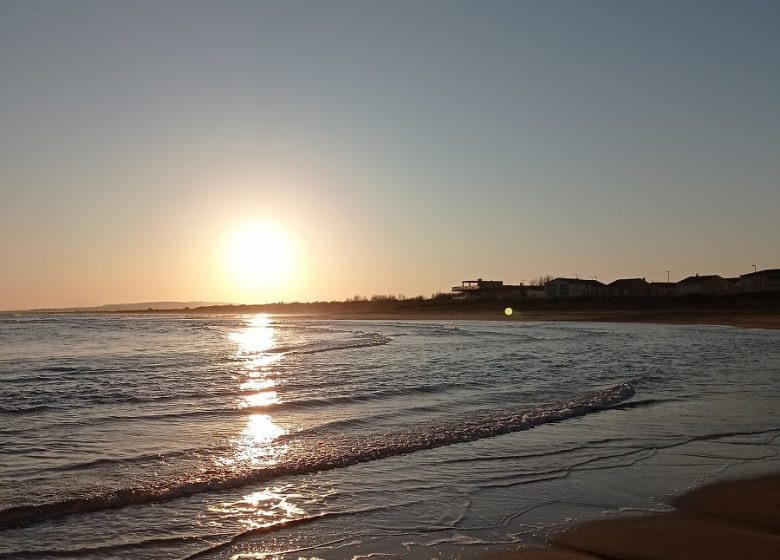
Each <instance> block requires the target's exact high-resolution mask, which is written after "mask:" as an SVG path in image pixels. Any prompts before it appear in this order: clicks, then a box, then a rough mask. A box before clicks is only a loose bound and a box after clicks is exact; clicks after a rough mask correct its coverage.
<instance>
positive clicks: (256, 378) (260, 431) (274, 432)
mask: <svg viewBox="0 0 780 560" xmlns="http://www.w3.org/2000/svg"><path fill="white" fill-rule="evenodd" d="M228 339H229V340H230V341H231V342H234V343H235V344H236V345H237V348H236V353H235V357H236V358H238V359H239V360H241V367H240V370H239V371H238V373H239V374H240V376H241V379H242V380H241V382H240V384H239V386H238V391H237V392H238V393H239V395H240V396H239V399H238V401H237V403H236V406H237V407H238V408H239V409H246V408H262V407H267V406H270V405H276V404H280V403H281V402H282V399H281V397H280V395H279V393H278V392H277V391H275V390H271V389H272V388H274V387H275V386H276V385H277V381H276V379H274V376H275V375H277V372H276V371H274V368H273V367H272V365H273V364H274V363H276V362H278V361H279V360H280V359H281V358H282V357H283V354H282V353H281V352H274V346H275V344H276V339H275V334H274V325H273V322H272V321H271V317H270V316H269V315H265V314H261V315H255V316H253V317H251V318H249V319H248V320H247V321H246V325H245V326H244V327H243V328H241V329H239V330H236V331H234V332H231V333H230V334H229V335H228ZM250 392H251V393H250ZM242 393H243V394H242ZM245 422H246V424H245V425H244V428H243V430H242V431H241V432H240V433H239V434H237V436H236V438H235V439H234V444H233V452H232V454H231V456H230V457H225V458H223V459H222V460H221V461H220V462H221V463H222V464H223V465H234V466H235V467H236V468H239V467H251V468H257V467H262V466H269V465H273V464H276V463H277V462H278V460H279V458H280V457H281V456H282V455H283V454H284V453H285V452H286V451H287V446H286V445H284V444H280V443H279V442H278V441H276V440H277V439H278V438H279V437H280V436H282V435H284V434H285V433H286V430H285V429H284V428H283V427H282V426H280V425H279V424H278V423H277V422H274V419H273V418H272V417H271V416H269V415H268V414H250V415H248V416H247V417H246V418H245Z"/></svg>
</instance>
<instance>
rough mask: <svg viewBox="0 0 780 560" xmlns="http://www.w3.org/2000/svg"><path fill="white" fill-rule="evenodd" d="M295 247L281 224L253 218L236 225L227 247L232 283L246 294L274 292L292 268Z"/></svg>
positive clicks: (289, 274) (290, 272) (256, 294)
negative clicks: (252, 220) (238, 225)
mask: <svg viewBox="0 0 780 560" xmlns="http://www.w3.org/2000/svg"><path fill="white" fill-rule="evenodd" d="M294 260H295V259H294V251H293V246H292V243H291V239H290V236H289V235H288V234H287V233H286V232H285V231H284V230H283V229H282V228H281V227H279V226H277V225H274V224H271V223H267V222H250V223H247V224H244V225H243V226H241V227H239V228H238V229H236V231H235V232H234V233H233V235H232V236H231V237H230V240H229V242H228V248H227V268H228V273H229V278H230V281H231V284H233V285H234V287H235V288H236V289H238V290H240V291H241V292H243V293H244V294H246V295H251V296H259V295H261V294H260V293H259V292H260V291H261V290H266V291H271V292H274V291H276V290H278V288H280V287H281V285H282V284H283V283H284V282H285V281H286V280H288V278H289V277H290V276H291V274H292V272H293V267H294Z"/></svg>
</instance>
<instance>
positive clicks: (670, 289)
mask: <svg viewBox="0 0 780 560" xmlns="http://www.w3.org/2000/svg"><path fill="white" fill-rule="evenodd" d="M675 286H677V284H676V283H675V282H650V294H651V295H654V296H656V297H669V296H671V295H673V294H674V288H675Z"/></svg>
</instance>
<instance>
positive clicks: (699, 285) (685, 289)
mask: <svg viewBox="0 0 780 560" xmlns="http://www.w3.org/2000/svg"><path fill="white" fill-rule="evenodd" d="M731 291H732V285H731V282H729V281H728V280H726V279H725V278H723V277H722V276H718V275H717V274H712V275H708V276H699V275H698V274H697V275H696V276H689V277H688V278H684V279H683V280H680V281H679V282H677V285H676V286H675V288H674V295H676V296H686V295H692V294H704V295H712V296H715V295H722V294H728V293H730V292H731Z"/></svg>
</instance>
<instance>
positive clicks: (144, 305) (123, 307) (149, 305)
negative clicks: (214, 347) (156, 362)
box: [29, 301, 230, 313]
mask: <svg viewBox="0 0 780 560" xmlns="http://www.w3.org/2000/svg"><path fill="white" fill-rule="evenodd" d="M212 305H230V304H228V303H221V302H215V301H144V302H140V303H108V304H106V305H97V306H94V307H67V308H57V309H30V310H29V311H36V312H46V311H57V312H78V311H83V312H85V313H100V312H103V311H107V312H110V311H145V310H148V309H194V308H196V307H205V306H212Z"/></svg>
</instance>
